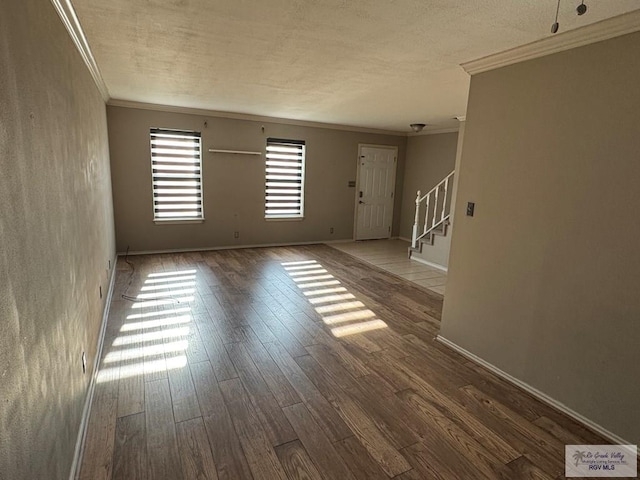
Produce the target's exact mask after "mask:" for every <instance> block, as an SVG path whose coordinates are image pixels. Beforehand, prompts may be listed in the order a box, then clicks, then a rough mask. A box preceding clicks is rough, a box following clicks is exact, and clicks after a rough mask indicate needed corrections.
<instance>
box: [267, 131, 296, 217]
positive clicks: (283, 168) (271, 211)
mask: <svg viewBox="0 0 640 480" xmlns="http://www.w3.org/2000/svg"><path fill="white" fill-rule="evenodd" d="M304 155H305V143H304V141H301V140H283V139H279V138H267V160H266V167H265V168H266V189H265V209H264V215H265V218H271V219H277V218H302V217H303V216H304Z"/></svg>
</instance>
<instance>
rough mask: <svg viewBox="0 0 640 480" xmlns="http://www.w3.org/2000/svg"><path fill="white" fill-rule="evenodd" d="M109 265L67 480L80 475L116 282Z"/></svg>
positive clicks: (114, 274) (113, 271) (113, 270)
mask: <svg viewBox="0 0 640 480" xmlns="http://www.w3.org/2000/svg"><path fill="white" fill-rule="evenodd" d="M116 257H117V255H116ZM111 265H112V267H111V278H110V279H109V290H108V292H107V298H106V301H105V304H104V310H103V311H102V324H101V325H100V334H99V335H98V344H97V347H96V357H95V359H94V361H93V372H92V375H91V381H90V382H89V388H88V390H87V396H86V398H85V401H84V408H83V410H82V419H81V421H80V429H79V430H78V438H77V440H76V448H75V452H74V455H73V463H72V464H71V472H70V473H69V480H76V479H77V478H78V476H79V475H80V464H81V462H82V456H83V454H84V445H85V440H86V437H87V427H88V425H89V417H90V416H91V405H92V403H93V394H94V392H95V389H96V378H97V376H98V368H99V367H100V358H102V347H103V345H104V337H105V333H106V331H107V319H108V318H109V308H110V307H111V299H112V297H113V289H114V286H115V280H116V262H115V261H113V262H111Z"/></svg>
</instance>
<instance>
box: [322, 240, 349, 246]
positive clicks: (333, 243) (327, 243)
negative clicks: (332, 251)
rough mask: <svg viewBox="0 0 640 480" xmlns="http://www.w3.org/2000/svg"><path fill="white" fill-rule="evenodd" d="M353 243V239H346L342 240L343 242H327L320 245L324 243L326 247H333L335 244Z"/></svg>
mask: <svg viewBox="0 0 640 480" xmlns="http://www.w3.org/2000/svg"><path fill="white" fill-rule="evenodd" d="M353 242H355V240H354V239H353V238H347V239H344V240H327V241H325V242H321V243H324V244H326V245H335V244H337V243H353Z"/></svg>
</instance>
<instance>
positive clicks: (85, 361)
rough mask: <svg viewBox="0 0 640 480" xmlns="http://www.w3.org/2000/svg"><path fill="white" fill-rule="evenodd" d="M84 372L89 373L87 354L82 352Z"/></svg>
mask: <svg viewBox="0 0 640 480" xmlns="http://www.w3.org/2000/svg"><path fill="white" fill-rule="evenodd" d="M82 373H87V356H86V355H85V353H84V352H82Z"/></svg>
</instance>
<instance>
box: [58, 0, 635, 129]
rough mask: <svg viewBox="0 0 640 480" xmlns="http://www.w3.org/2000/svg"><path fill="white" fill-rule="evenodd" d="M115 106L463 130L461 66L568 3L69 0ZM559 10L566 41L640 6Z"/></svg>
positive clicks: (536, 33)
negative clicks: (460, 126) (459, 122)
mask: <svg viewBox="0 0 640 480" xmlns="http://www.w3.org/2000/svg"><path fill="white" fill-rule="evenodd" d="M71 1H72V4H73V6H74V8H75V10H76V13H77V15H78V18H79V20H80V23H81V25H82V27H83V29H84V32H85V35H86V37H87V39H88V42H89V45H90V47H91V50H92V51H93V54H94V56H95V59H96V61H97V64H98V66H99V68H100V71H101V72H102V76H103V78H104V81H105V83H106V85H107V87H108V89H109V94H110V96H111V98H112V99H118V100H129V101H136V102H145V103H153V104H161V105H170V106H180V107H192V108H201V109H208V110H218V111H228V112H236V113H246V114H254V115H263V116H271V117H280V118H288V119H295V120H307V121H314V122H324V123H334V124H340V125H350V126H359V127H368V128H376V129H384V130H393V131H409V127H408V125H409V124H410V123H412V122H423V123H427V124H429V125H430V126H429V127H428V129H434V130H435V129H442V128H447V127H450V126H454V125H456V123H457V122H456V120H455V117H456V116H459V115H464V114H465V112H466V103H467V93H468V88H469V76H468V75H467V74H466V73H465V72H464V71H463V70H462V68H461V67H460V66H459V65H460V64H461V63H464V62H467V61H470V60H474V59H477V58H480V57H484V56H486V55H489V54H492V53H497V52H500V51H504V50H507V49H509V48H513V47H516V46H519V45H523V44H526V43H529V42H532V41H535V40H538V39H541V38H544V37H547V36H550V35H551V33H550V28H551V24H552V23H553V20H554V16H555V10H556V0H529V1H524V0H350V1H349V0H322V1H312V0H253V1H248V0H110V1H105V0H71ZM579 3H580V0H561V6H560V30H561V32H562V31H567V30H570V29H574V28H578V27H580V26H583V25H587V24H590V23H593V22H596V21H599V20H603V19H605V18H608V17H612V16H615V15H619V14H622V13H625V12H628V11H631V10H635V9H638V8H640V2H638V0H586V2H585V3H586V4H587V5H588V7H589V9H588V12H587V13H586V14H585V15H584V16H581V17H579V16H578V15H577V14H576V12H575V8H576V6H577V5H578V4H579Z"/></svg>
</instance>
